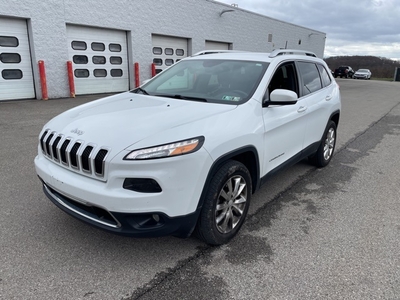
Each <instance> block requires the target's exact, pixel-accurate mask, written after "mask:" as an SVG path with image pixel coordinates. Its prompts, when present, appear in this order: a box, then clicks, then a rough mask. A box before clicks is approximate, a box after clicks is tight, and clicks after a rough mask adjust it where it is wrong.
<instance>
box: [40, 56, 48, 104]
mask: <svg viewBox="0 0 400 300" xmlns="http://www.w3.org/2000/svg"><path fill="white" fill-rule="evenodd" d="M38 65H39V75H40V86H41V88H42V100H48V99H49V95H48V93H47V81H46V70H45V67H44V61H43V60H39V62H38Z"/></svg>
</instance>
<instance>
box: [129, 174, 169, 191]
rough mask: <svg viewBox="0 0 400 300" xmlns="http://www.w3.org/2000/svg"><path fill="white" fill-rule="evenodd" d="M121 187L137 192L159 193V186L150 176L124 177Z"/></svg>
mask: <svg viewBox="0 0 400 300" xmlns="http://www.w3.org/2000/svg"><path fill="white" fill-rule="evenodd" d="M123 188H124V189H127V190H131V191H135V192H139V193H161V191H162V190H161V187H160V185H159V184H158V183H157V181H155V180H154V179H151V178H125V180H124V184H123Z"/></svg>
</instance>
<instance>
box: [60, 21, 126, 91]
mask: <svg viewBox="0 0 400 300" xmlns="http://www.w3.org/2000/svg"><path fill="white" fill-rule="evenodd" d="M67 36H68V56H69V60H71V61H72V62H73V68H74V81H75V93H76V94H77V95H83V94H96V93H111V92H121V91H126V90H128V89H129V73H128V50H127V42H126V32H125V31H119V30H111V29H103V28H91V27H84V26H75V25H68V26H67Z"/></svg>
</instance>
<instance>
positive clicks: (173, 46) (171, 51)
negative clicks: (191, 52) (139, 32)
mask: <svg viewBox="0 0 400 300" xmlns="http://www.w3.org/2000/svg"><path fill="white" fill-rule="evenodd" d="M152 39H153V41H152V42H153V49H152V51H153V63H154V64H155V65H156V73H160V72H161V71H162V70H164V69H166V68H168V67H169V66H171V65H173V64H174V63H175V62H177V61H179V60H181V59H182V58H184V57H186V56H187V51H188V40H187V39H185V38H179V37H171V36H162V35H153V37H152Z"/></svg>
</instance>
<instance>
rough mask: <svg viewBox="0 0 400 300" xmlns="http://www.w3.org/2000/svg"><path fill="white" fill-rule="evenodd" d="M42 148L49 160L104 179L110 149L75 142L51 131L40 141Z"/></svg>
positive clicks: (88, 143) (43, 135)
mask: <svg viewBox="0 0 400 300" xmlns="http://www.w3.org/2000/svg"><path fill="white" fill-rule="evenodd" d="M39 143H40V148H41V150H42V152H43V154H45V155H46V156H47V157H48V158H50V159H52V160H53V161H54V162H56V163H58V164H60V165H62V166H64V167H67V168H69V169H71V170H73V171H76V172H80V171H82V172H83V173H85V174H86V175H92V176H95V177H100V178H102V177H104V173H105V161H106V158H107V154H108V153H109V148H108V147H96V146H95V144H94V143H90V142H85V141H82V140H74V139H72V138H71V137H65V136H64V135H62V134H58V133H57V132H55V131H51V130H50V129H47V130H45V132H44V133H43V134H42V136H41V137H40V140H39Z"/></svg>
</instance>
